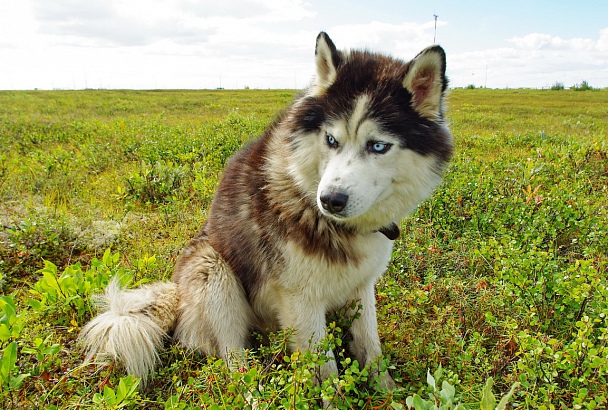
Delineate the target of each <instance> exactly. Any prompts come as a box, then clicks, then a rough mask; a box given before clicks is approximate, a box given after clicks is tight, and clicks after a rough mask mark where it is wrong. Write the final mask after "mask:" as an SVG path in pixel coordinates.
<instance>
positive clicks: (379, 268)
mask: <svg viewBox="0 0 608 410" xmlns="http://www.w3.org/2000/svg"><path fill="white" fill-rule="evenodd" d="M349 246H350V247H351V249H350V251H351V252H350V253H351V255H352V256H353V258H352V260H347V261H346V262H339V261H335V260H331V259H329V258H326V257H323V256H322V255H317V254H310V253H307V252H305V251H303V250H302V249H301V248H300V247H298V246H297V245H296V244H293V243H289V242H288V243H286V244H285V245H284V247H283V256H284V261H285V266H284V268H283V269H282V271H281V272H277V273H278V276H277V277H275V278H276V280H277V281H278V282H279V283H280V284H281V285H282V286H284V287H287V288H288V289H291V290H292V291H293V290H295V291H297V292H301V294H302V296H304V297H307V298H309V299H310V300H316V301H317V302H318V303H321V304H324V305H328V308H329V307H332V306H329V305H335V306H338V305H341V304H343V303H345V302H347V301H348V299H349V298H351V297H352V295H353V293H354V292H355V291H356V290H357V289H358V288H359V287H361V286H365V285H367V284H369V283H370V281H375V280H376V279H377V278H378V277H380V276H381V275H382V273H383V272H384V271H385V270H386V267H387V265H388V262H389V261H390V257H391V249H392V242H391V241H389V240H387V239H386V238H385V237H384V235H382V234H380V233H370V234H368V235H361V236H358V237H355V238H353V239H352V243H351V244H350V245H349ZM335 306H333V307H335Z"/></svg>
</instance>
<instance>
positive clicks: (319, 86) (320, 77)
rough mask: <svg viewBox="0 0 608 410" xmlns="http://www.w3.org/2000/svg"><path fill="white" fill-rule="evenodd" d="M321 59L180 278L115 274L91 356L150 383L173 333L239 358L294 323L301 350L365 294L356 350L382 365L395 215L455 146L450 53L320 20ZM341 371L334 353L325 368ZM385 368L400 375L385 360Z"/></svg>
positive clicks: (430, 183)
mask: <svg viewBox="0 0 608 410" xmlns="http://www.w3.org/2000/svg"><path fill="white" fill-rule="evenodd" d="M315 63H316V76H315V77H314V79H313V81H312V84H311V85H310V86H309V88H307V89H306V90H305V91H304V92H303V93H302V94H301V95H300V96H299V97H297V98H296V99H295V101H294V102H293V103H292V105H291V106H290V107H289V108H288V109H287V110H286V111H285V112H284V113H283V114H281V115H279V117H278V118H277V119H276V120H275V122H274V123H273V124H272V125H270V126H269V128H268V129H267V130H266V131H265V132H264V134H263V135H262V136H261V137H260V138H258V139H257V140H254V141H253V142H251V143H249V144H248V145H247V146H245V147H244V148H243V149H242V150H240V151H239V152H238V153H236V154H235V155H234V156H233V158H232V159H231V160H230V161H229V163H228V165H227V166H226V169H225V173H224V176H223V178H222V180H221V182H220V184H219V186H218V188H217V192H216V195H215V198H214V199H213V202H212V204H211V210H210V213H209V217H208V218H207V221H206V222H205V224H204V225H203V227H202V229H201V230H200V232H199V233H198V234H197V235H196V237H195V238H194V239H192V241H191V242H190V243H189V244H188V245H187V246H186V247H185V248H184V250H183V251H182V253H181V255H180V257H179V259H178V261H177V264H176V266H175V272H174V275H173V279H172V281H171V282H168V283H164V282H157V283H152V284H148V285H144V286H142V287H140V288H136V289H131V290H126V289H121V288H120V287H119V286H118V284H117V282H116V281H113V282H111V283H110V285H109V286H108V288H107V289H106V292H105V294H104V296H103V297H102V299H104V301H105V308H104V309H103V310H104V311H103V312H102V313H101V314H99V315H98V316H96V317H95V318H93V319H92V320H91V322H89V323H88V324H87V325H86V326H85V327H84V328H83V329H82V333H81V339H82V341H83V343H84V346H85V348H86V349H87V350H88V355H87V360H89V359H91V358H92V357H93V356H95V355H98V356H101V357H105V358H109V359H111V360H116V361H119V362H122V363H123V364H124V366H125V368H126V371H127V372H129V373H133V374H135V375H137V376H138V377H141V378H143V379H144V381H145V380H146V378H147V377H148V376H149V375H150V374H151V373H153V371H154V366H155V364H156V362H157V361H158V349H160V348H161V347H162V344H163V339H165V337H167V336H168V335H171V336H172V337H173V339H174V340H176V341H178V342H179V343H181V345H182V346H184V347H185V348H189V349H193V350H195V351H198V352H201V353H203V354H206V355H217V356H219V357H221V358H223V359H225V360H226V361H227V362H228V363H229V364H231V363H232V364H234V361H235V360H236V359H235V357H238V356H239V352H241V354H242V352H244V349H245V348H246V347H247V346H248V335H249V334H250V332H251V330H252V329H261V330H277V329H293V330H294V333H293V335H292V338H291V341H290V343H291V344H290V346H291V348H292V349H294V350H296V349H300V350H306V349H315V348H318V343H319V342H320V341H321V339H323V337H324V335H325V328H326V319H325V315H326V314H327V313H328V312H329V311H331V310H333V309H336V308H340V307H342V306H344V305H345V304H348V303H350V302H352V301H357V303H359V304H360V305H361V306H362V309H361V310H360V311H359V312H358V313H359V317H358V318H356V319H354V321H353V323H352V327H351V329H350V331H351V334H352V337H353V340H352V343H351V351H352V354H353V355H354V357H355V358H356V359H357V360H358V361H359V363H361V364H362V365H370V366H375V367H374V371H378V367H377V366H378V359H379V358H380V356H381V355H382V350H381V346H380V338H379V336H378V325H377V320H376V307H375V294H374V285H375V282H376V280H377V279H378V278H379V277H380V276H381V275H382V273H383V272H384V271H385V269H386V267H387V265H388V262H389V260H390V257H391V248H392V244H393V242H392V241H393V240H395V239H396V238H397V237H398V235H399V229H398V227H397V223H398V222H399V220H400V219H401V218H403V217H404V216H406V215H407V214H408V213H410V212H412V211H413V210H414V209H415V208H416V206H417V205H418V204H419V203H420V202H421V201H423V200H424V199H425V198H427V197H428V196H429V195H430V194H431V192H432V191H433V190H434V189H435V188H436V187H437V185H438V184H439V183H440V180H441V174H442V170H443V169H444V167H445V165H446V163H447V162H448V160H449V159H450V156H451V154H452V149H453V146H452V136H451V134H450V132H449V131H448V128H447V127H446V125H445V124H444V115H443V106H444V94H445V91H446V87H447V79H446V76H445V68H446V61H445V53H444V51H443V49H442V48H441V47H439V46H432V47H429V48H427V49H425V50H424V51H422V52H421V53H420V54H418V56H416V57H415V58H414V59H413V60H411V61H409V62H404V61H401V60H398V59H395V58H392V57H389V56H386V55H382V54H376V53H371V52H367V51H355V50H353V51H339V50H337V49H336V46H335V45H334V43H333V42H332V41H331V39H330V38H329V37H328V35H327V34H325V33H323V32H322V33H320V34H319V36H318V37H317V42H316V49H315ZM327 354H328V357H330V358H331V357H333V356H332V355H333V353H332V352H331V351H330V352H327ZM337 371H338V369H337V366H336V362H335V360H329V361H328V362H327V363H326V364H325V365H323V366H322V368H321V369H320V378H321V379H325V378H327V377H329V375H331V374H332V373H337ZM379 378H380V387H382V388H385V389H390V388H393V387H394V386H395V383H394V381H393V379H392V378H391V376H390V375H389V374H388V373H387V372H384V373H382V374H379Z"/></svg>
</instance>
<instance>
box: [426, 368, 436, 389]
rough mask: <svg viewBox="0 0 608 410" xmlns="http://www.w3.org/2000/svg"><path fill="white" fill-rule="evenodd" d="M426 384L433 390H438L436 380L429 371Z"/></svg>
mask: <svg viewBox="0 0 608 410" xmlns="http://www.w3.org/2000/svg"><path fill="white" fill-rule="evenodd" d="M426 383H427V384H428V385H429V386H431V387H432V388H433V390H437V386H436V385H435V378H434V377H433V376H431V371H430V370H428V369H427V371H426Z"/></svg>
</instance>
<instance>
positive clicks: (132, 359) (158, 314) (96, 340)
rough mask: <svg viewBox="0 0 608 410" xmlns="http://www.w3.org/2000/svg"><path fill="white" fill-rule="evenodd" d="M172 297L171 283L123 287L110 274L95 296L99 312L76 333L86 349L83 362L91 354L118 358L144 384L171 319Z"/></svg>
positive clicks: (173, 300)
mask: <svg viewBox="0 0 608 410" xmlns="http://www.w3.org/2000/svg"><path fill="white" fill-rule="evenodd" d="M176 299H177V293H176V286H175V284H174V283H165V282H156V283H152V284H149V285H145V286H142V287H140V288H138V289H134V290H124V289H121V288H120V285H119V282H118V280H117V279H116V277H115V278H113V279H112V280H111V281H110V283H109V284H108V286H107V288H106V291H105V293H104V294H102V295H100V297H99V299H98V300H97V303H98V304H99V306H100V311H101V312H102V313H101V314H99V315H98V316H96V317H94V318H93V319H92V320H91V321H90V322H89V323H87V324H86V326H84V328H83V329H82V332H81V334H80V339H81V341H82V342H83V345H84V347H85V349H86V350H87V356H86V359H85V362H88V361H90V360H91V359H92V358H93V357H94V356H97V358H98V359H101V360H112V361H119V362H122V363H123V364H124V366H125V369H126V371H127V373H129V374H134V375H136V376H137V377H140V378H142V380H143V382H144V384H145V382H146V380H147V377H148V376H149V375H150V373H151V371H152V369H153V368H154V365H155V364H156V362H157V361H158V349H159V348H160V347H162V344H163V339H164V338H165V337H166V332H167V331H168V330H169V329H167V328H166V326H167V323H172V322H173V321H174V319H175V313H174V310H175V309H174V304H175V302H176ZM152 305H154V306H152ZM159 306H160V310H159V308H158V307H159ZM164 309H167V310H166V311H165V310H164Z"/></svg>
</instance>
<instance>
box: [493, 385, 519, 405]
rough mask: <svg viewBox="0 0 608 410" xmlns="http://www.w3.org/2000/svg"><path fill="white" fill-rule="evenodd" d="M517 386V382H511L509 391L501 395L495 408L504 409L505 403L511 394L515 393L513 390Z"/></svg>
mask: <svg viewBox="0 0 608 410" xmlns="http://www.w3.org/2000/svg"><path fill="white" fill-rule="evenodd" d="M517 388H519V383H518V382H515V383H513V386H511V389H510V390H509V393H507V394H505V395H504V396H503V398H502V399H500V402H499V403H498V406H496V410H505V409H506V408H507V403H509V400H510V399H511V396H513V393H515V390H516V389H517Z"/></svg>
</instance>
